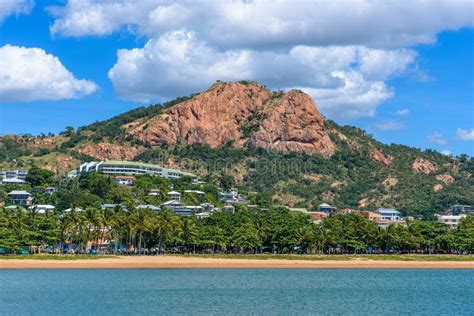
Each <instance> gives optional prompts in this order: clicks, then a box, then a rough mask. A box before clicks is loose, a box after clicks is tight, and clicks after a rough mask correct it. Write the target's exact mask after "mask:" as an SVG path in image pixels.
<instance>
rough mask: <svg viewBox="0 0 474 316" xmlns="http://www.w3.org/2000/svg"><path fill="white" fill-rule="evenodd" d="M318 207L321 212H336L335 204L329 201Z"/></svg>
mask: <svg viewBox="0 0 474 316" xmlns="http://www.w3.org/2000/svg"><path fill="white" fill-rule="evenodd" d="M318 209H319V211H320V212H324V213H334V212H336V208H335V207H334V206H331V205H329V204H327V203H323V204H320V205H319V206H318Z"/></svg>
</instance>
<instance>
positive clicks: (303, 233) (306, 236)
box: [298, 226, 315, 253]
mask: <svg viewBox="0 0 474 316" xmlns="http://www.w3.org/2000/svg"><path fill="white" fill-rule="evenodd" d="M314 242H315V235H314V231H313V229H312V228H311V226H305V227H300V228H299V229H298V245H300V246H301V248H302V250H303V252H304V253H307V252H308V249H311V248H312V247H313V245H314Z"/></svg>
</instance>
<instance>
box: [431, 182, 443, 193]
mask: <svg viewBox="0 0 474 316" xmlns="http://www.w3.org/2000/svg"><path fill="white" fill-rule="evenodd" d="M441 190H443V185H442V184H439V183H438V184H435V185H434V186H433V191H434V192H438V191H441Z"/></svg>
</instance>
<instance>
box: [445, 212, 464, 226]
mask: <svg viewBox="0 0 474 316" xmlns="http://www.w3.org/2000/svg"><path fill="white" fill-rule="evenodd" d="M466 217H467V215H466V214H460V215H438V222H440V223H443V224H446V225H448V226H449V227H451V228H456V227H457V226H458V225H459V222H460V221H461V220H462V219H463V218H466Z"/></svg>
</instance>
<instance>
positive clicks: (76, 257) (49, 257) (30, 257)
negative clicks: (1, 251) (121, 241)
mask: <svg viewBox="0 0 474 316" xmlns="http://www.w3.org/2000/svg"><path fill="white" fill-rule="evenodd" d="M106 258H107V259H108V258H117V257H116V256H107V255H51V254H39V255H1V256H0V260H3V259H7V260H9V259H20V260H97V259H106Z"/></svg>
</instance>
